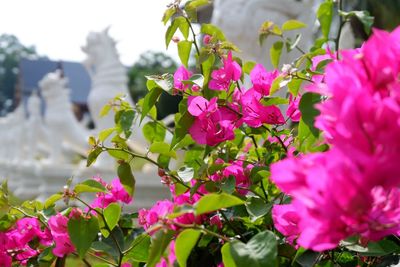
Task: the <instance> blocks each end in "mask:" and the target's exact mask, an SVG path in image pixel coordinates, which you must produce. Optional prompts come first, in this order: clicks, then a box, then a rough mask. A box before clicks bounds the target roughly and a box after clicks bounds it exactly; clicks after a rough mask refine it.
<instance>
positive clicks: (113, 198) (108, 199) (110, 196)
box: [90, 177, 132, 208]
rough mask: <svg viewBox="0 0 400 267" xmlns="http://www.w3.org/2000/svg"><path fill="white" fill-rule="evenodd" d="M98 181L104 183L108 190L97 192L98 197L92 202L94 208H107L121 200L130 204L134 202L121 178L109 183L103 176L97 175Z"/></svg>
mask: <svg viewBox="0 0 400 267" xmlns="http://www.w3.org/2000/svg"><path fill="white" fill-rule="evenodd" d="M96 181H99V182H100V183H102V184H103V185H104V186H105V187H106V189H107V190H108V192H99V193H97V194H96V198H95V199H94V200H93V202H92V203H91V204H90V206H91V207H92V208H106V207H107V206H108V205H109V204H110V203H115V202H121V203H125V204H129V203H131V202H132V197H131V196H130V195H129V193H128V192H127V191H126V190H125V188H124V187H123V186H122V184H121V182H120V180H119V178H115V179H113V180H112V181H111V184H107V183H106V182H104V181H103V180H102V179H101V178H99V177H97V178H96Z"/></svg>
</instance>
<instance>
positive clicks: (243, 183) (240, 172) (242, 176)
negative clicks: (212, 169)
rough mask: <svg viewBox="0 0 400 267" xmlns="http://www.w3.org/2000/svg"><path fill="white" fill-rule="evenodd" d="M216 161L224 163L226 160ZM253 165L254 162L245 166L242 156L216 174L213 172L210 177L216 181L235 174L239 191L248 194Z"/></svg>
mask: <svg viewBox="0 0 400 267" xmlns="http://www.w3.org/2000/svg"><path fill="white" fill-rule="evenodd" d="M215 163H216V164H224V163H225V162H224V161H223V160H222V159H217V160H216V161H215ZM253 167H254V166H253V165H252V164H248V165H246V166H244V158H243V157H242V158H239V159H238V160H235V161H231V162H229V166H227V167H225V168H224V169H222V170H221V171H218V172H216V173H215V174H212V175H211V176H210V179H211V180H212V181H214V182H215V181H220V180H222V179H227V178H229V177H230V176H233V177H234V178H235V181H236V189H237V192H238V193H239V194H241V195H246V194H247V192H248V190H247V188H249V187H250V179H249V174H250V171H251V169H252V168H253Z"/></svg>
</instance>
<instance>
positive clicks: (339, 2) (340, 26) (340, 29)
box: [336, 0, 346, 59]
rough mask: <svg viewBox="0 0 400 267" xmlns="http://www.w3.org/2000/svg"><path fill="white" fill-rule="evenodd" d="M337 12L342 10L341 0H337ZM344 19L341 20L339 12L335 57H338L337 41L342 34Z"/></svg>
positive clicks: (338, 41)
mask: <svg viewBox="0 0 400 267" xmlns="http://www.w3.org/2000/svg"><path fill="white" fill-rule="evenodd" d="M338 4H339V6H338V12H339V11H342V10H343V0H338ZM345 23H346V21H343V17H342V16H341V15H340V14H339V29H338V33H337V36H336V58H337V59H339V48H340V47H339V43H340V36H341V35H342V28H343V26H344V24H345Z"/></svg>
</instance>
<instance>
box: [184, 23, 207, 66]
mask: <svg viewBox="0 0 400 267" xmlns="http://www.w3.org/2000/svg"><path fill="white" fill-rule="evenodd" d="M184 18H185V19H186V21H187V23H188V24H189V28H190V31H191V32H192V35H193V44H194V47H195V48H196V52H197V56H198V57H199V58H200V49H199V46H198V45H197V41H196V34H195V33H194V29H193V26H192V23H191V22H190V20H189V18H188V17H186V16H185V17H184ZM200 72H201V74H203V66H202V65H201V64H200Z"/></svg>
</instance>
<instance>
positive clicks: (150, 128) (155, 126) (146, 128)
mask: <svg viewBox="0 0 400 267" xmlns="http://www.w3.org/2000/svg"><path fill="white" fill-rule="evenodd" d="M160 123H161V122H155V121H149V122H148V123H146V124H145V125H143V128H142V132H143V135H144V137H145V138H146V140H147V141H149V143H153V142H162V141H164V138H165V134H166V132H167V130H166V129H165V127H163V126H162V125H161V124H160Z"/></svg>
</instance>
